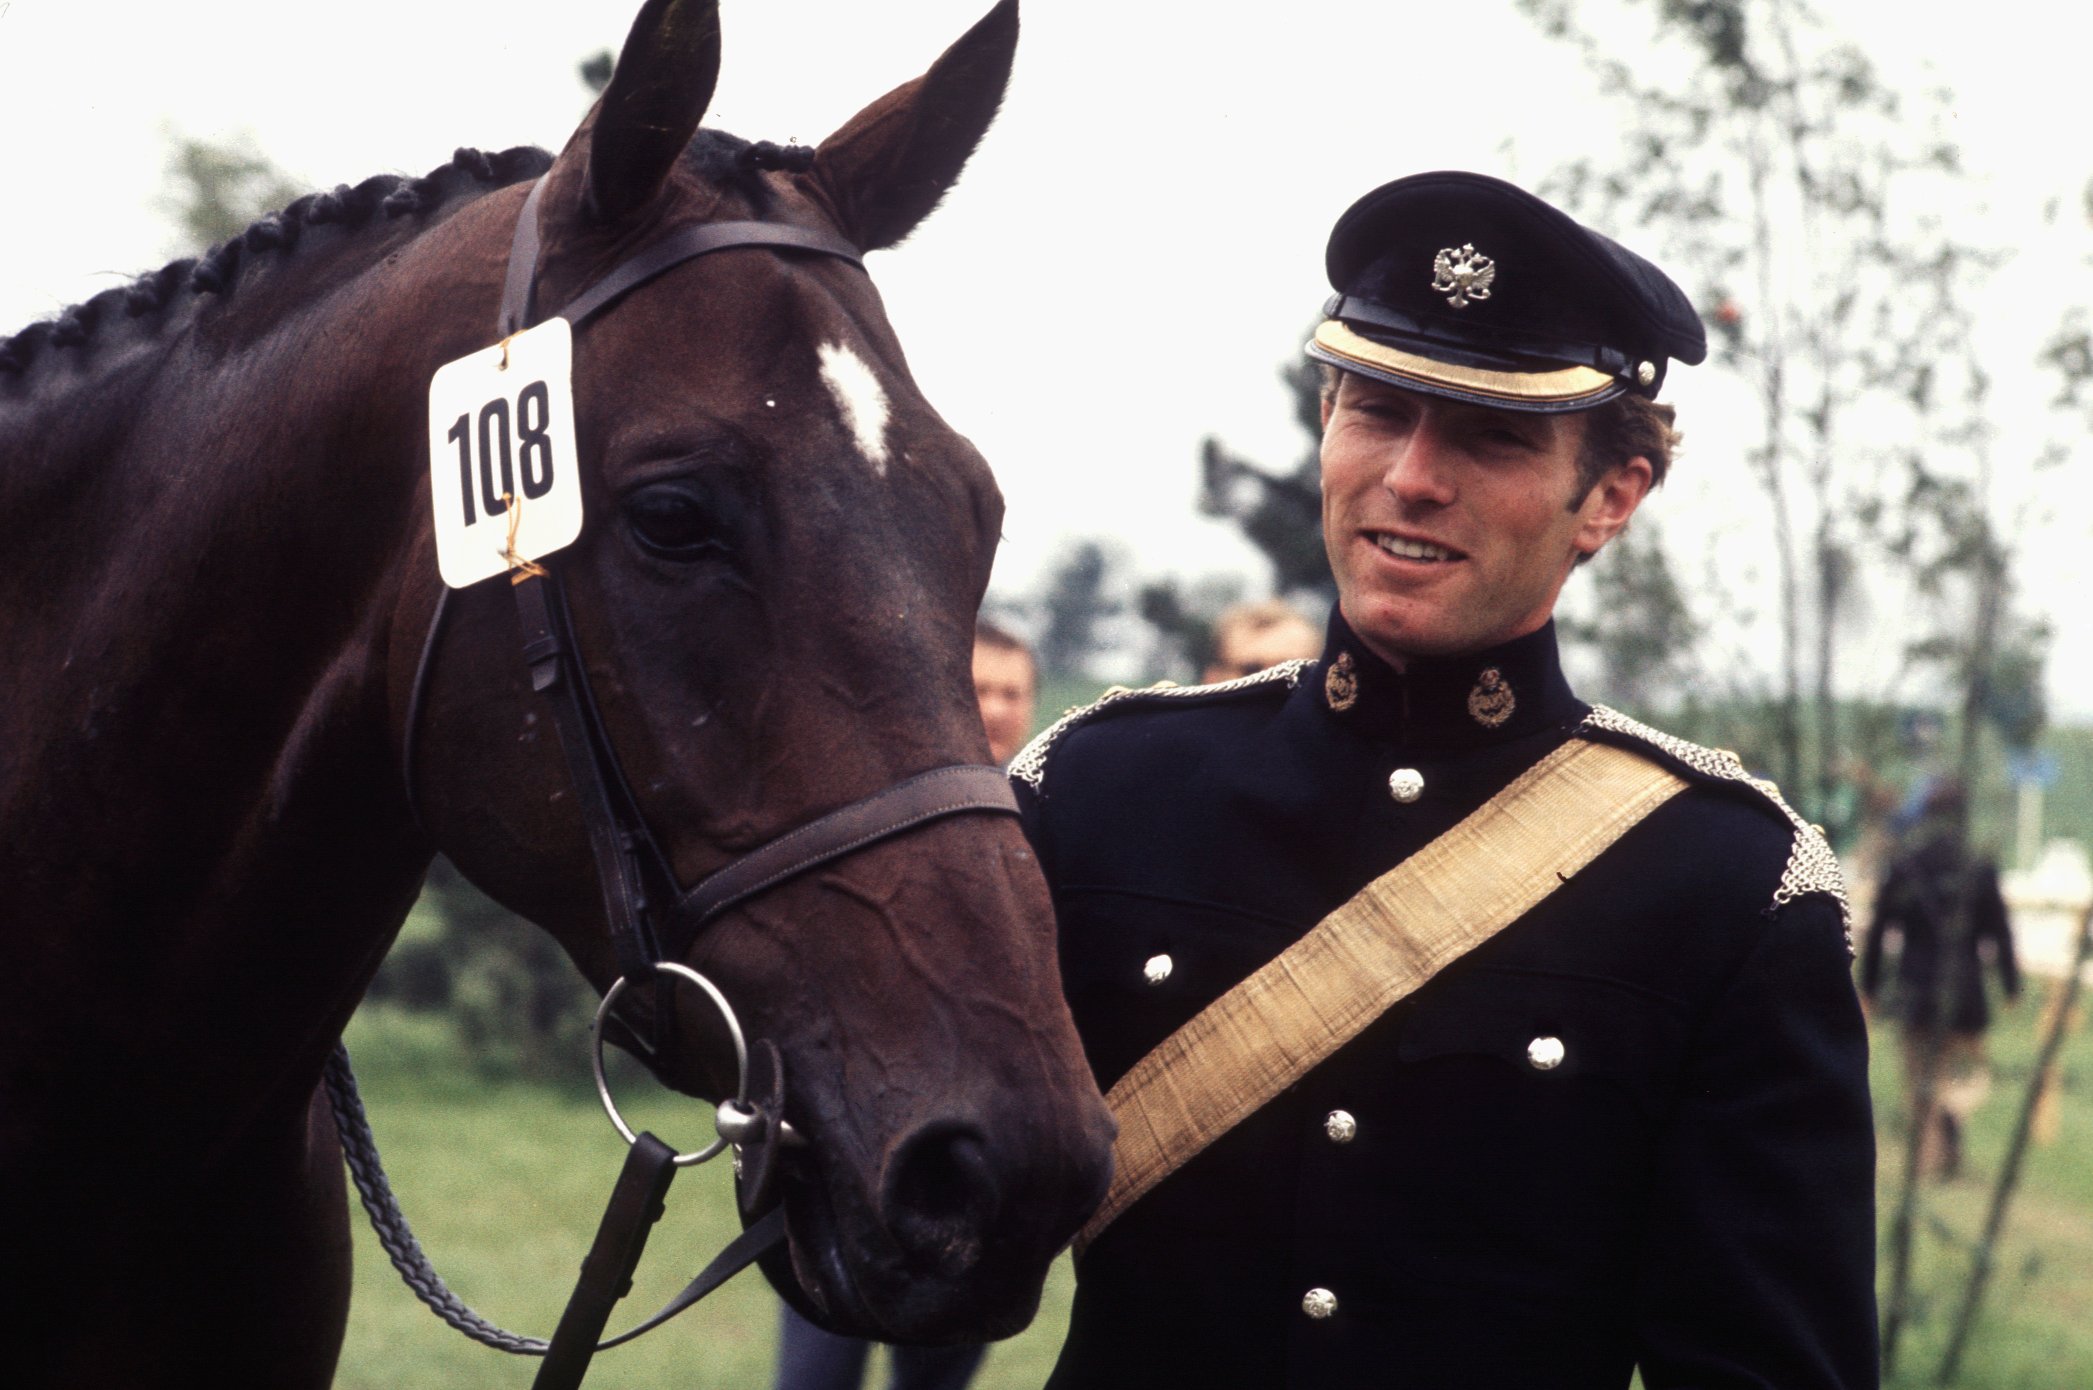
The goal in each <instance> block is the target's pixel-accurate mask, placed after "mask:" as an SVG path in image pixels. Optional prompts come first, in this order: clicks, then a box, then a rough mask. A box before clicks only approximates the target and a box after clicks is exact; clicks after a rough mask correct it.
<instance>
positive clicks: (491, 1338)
mask: <svg viewBox="0 0 2093 1390" xmlns="http://www.w3.org/2000/svg"><path fill="white" fill-rule="evenodd" d="M325 1080H326V1083H327V1099H328V1102H329V1103H330V1104H331V1105H332V1106H333V1107H334V1127H335V1130H336V1131H337V1132H338V1133H339V1134H340V1135H341V1144H342V1157H343V1158H344V1159H346V1160H347V1161H348V1165H349V1176H350V1177H351V1178H353V1179H354V1180H355V1182H356V1195H357V1196H358V1197H360V1198H362V1199H363V1209H364V1211H365V1212H366V1213H368V1214H369V1216H370V1218H371V1229H372V1230H373V1231H375V1232H377V1235H378V1244H379V1245H381V1246H383V1247H384V1248H385V1254H386V1258H388V1259H390V1260H391V1261H392V1267H393V1268H394V1269H396V1270H398V1271H399V1272H400V1278H401V1279H402V1280H404V1281H405V1282H406V1284H407V1287H408V1288H410V1289H412V1290H413V1291H414V1296H415V1297H416V1298H418V1299H420V1300H421V1301H422V1302H423V1303H426V1304H427V1305H428V1306H429V1311H431V1312H433V1313H434V1314H436V1316H437V1317H439V1318H442V1319H443V1320H444V1321H445V1322H446V1323H448V1324H450V1325H451V1326H452V1327H454V1328H456V1329H457V1330H458V1331H460V1332H463V1333H464V1334H465V1335H466V1336H468V1337H470V1338H472V1339H473V1340H474V1341H475V1342H478V1343H480V1344H481V1345H482V1346H489V1347H493V1348H494V1349H495V1350H496V1351H506V1352H509V1353H511V1354H513V1355H516V1356H543V1355H544V1354H545V1349H546V1347H547V1346H549V1345H550V1343H548V1342H546V1341H545V1340H544V1339H543V1338H540V1337H526V1336H523V1335H522V1334H521V1333H517V1332H510V1331H508V1330H507V1329H506V1328H501V1327H497V1326H495V1325H494V1324H493V1323H491V1322H489V1321H487V1320H486V1319H485V1318H483V1317H481V1316H480V1315H479V1314H478V1313H475V1312H474V1311H473V1310H472V1309H471V1308H470V1307H468V1306H467V1305H466V1303H465V1301H464V1300H463V1299H461V1298H459V1297H458V1295H456V1294H454V1293H452V1292H451V1290H450V1286H449V1285H448V1284H446V1283H444V1282H443V1276H442V1275H440V1274H438V1273H437V1272H436V1270H435V1267H434V1266H432V1265H431V1264H430V1263H429V1257H428V1256H427V1255H426V1254H424V1253H423V1252H422V1247H421V1242H420V1241H418V1240H416V1239H415V1238H414V1228H413V1227H411V1226H409V1225H408V1224H407V1213H405V1212H403V1211H401V1210H400V1201H399V1198H397V1197H395V1196H393V1192H392V1184H391V1183H389V1182H387V1181H386V1180H385V1165H384V1164H383V1163H380V1162H379V1161H378V1141H377V1140H376V1139H375V1138H373V1137H372V1135H371V1122H370V1118H369V1117H368V1116H367V1115H365V1114H364V1111H363V1097H362V1096H361V1095H359V1094H358V1093H357V1090H356V1073H355V1072H354V1071H352V1070H350V1068H349V1049H348V1048H347V1047H346V1046H345V1045H343V1044H341V1043H336V1044H335V1045H334V1052H333V1053H332V1055H330V1056H329V1057H328V1058H327V1071H326V1076H325Z"/></svg>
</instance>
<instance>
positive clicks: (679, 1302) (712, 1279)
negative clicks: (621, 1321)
mask: <svg viewBox="0 0 2093 1390" xmlns="http://www.w3.org/2000/svg"><path fill="white" fill-rule="evenodd" d="M784 1240H785V1209H784V1208H783V1207H772V1208H771V1209H770V1210H769V1211H768V1212H767V1213H765V1214H764V1215H763V1217H762V1218H761V1219H759V1220H757V1221H756V1222H755V1223H754V1224H753V1225H751V1226H750V1227H749V1228H748V1229H747V1230H745V1231H743V1232H742V1233H741V1234H740V1235H738V1236H736V1237H734V1239H732V1240H730V1241H728V1242H727V1247H726V1249H724V1250H722V1251H720V1252H719V1253H718V1254H717V1255H714V1256H713V1257H712V1263H711V1264H708V1265H706V1266H705V1267H704V1268H703V1269H701V1270H699V1271H698V1273H697V1277H696V1278H694V1279H692V1280H691V1281H690V1282H689V1283H688V1284H685V1285H684V1286H683V1289H682V1292H680V1293H678V1294H677V1295H676V1296H675V1297H674V1298H672V1299H670V1300H669V1301H668V1302H667V1303H664V1304H662V1305H661V1311H660V1312H658V1313H656V1314H655V1315H654V1316H653V1317H651V1318H648V1319H647V1320H646V1321H645V1322H643V1323H641V1324H640V1325H639V1326H637V1327H634V1328H629V1329H627V1330H626V1331H624V1332H620V1333H619V1334H618V1335H617V1336H615V1337H613V1338H611V1339H610V1340H609V1341H607V1342H603V1343H601V1344H600V1345H598V1346H597V1348H596V1350H598V1351H605V1350H608V1349H609V1348H611V1347H615V1346H623V1345H624V1344H625V1343H627V1342H629V1341H631V1340H632V1339H633V1338H634V1337H637V1336H639V1335H640V1333H642V1332H652V1331H653V1330H654V1329H655V1328H657V1327H659V1326H661V1325H662V1324H663V1323H665V1322H667V1321H668V1320H669V1319H670V1318H673V1317H675V1316H676V1314H678V1313H680V1312H682V1311H683V1310H684V1309H685V1308H688V1307H690V1305H691V1304H693V1303H696V1302H697V1301H698V1300H699V1299H701V1298H703V1297H704V1296H705V1295H706V1294H709V1293H711V1292H712V1291H713V1290H714V1289H716V1288H718V1287H719V1286H720V1285H722V1284H724V1283H726V1282H727V1281H728V1280H729V1279H731V1278H733V1277H734V1276H735V1275H737V1274H739V1273H741V1271H742V1270H744V1269H747V1268H748V1267H749V1266H750V1265H752V1264H754V1263H755V1262H756V1261H757V1260H758V1259H760V1258H762V1257H763V1256H764V1255H765V1254H767V1253H769V1251H770V1250H771V1249H772V1248H773V1247H774V1246H777V1245H781V1244H783V1243H784Z"/></svg>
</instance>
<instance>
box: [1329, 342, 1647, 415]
mask: <svg viewBox="0 0 2093 1390" xmlns="http://www.w3.org/2000/svg"><path fill="white" fill-rule="evenodd" d="M1308 355H1309V356H1310V357H1313V358H1315V359H1316V360H1317V361H1319V362H1328V363H1329V364H1330V365H1331V366H1333V367H1342V368H1343V369H1345V370H1346V371H1352V372H1358V373H1360V374H1362V375H1364V376H1370V377H1372V378H1374V379H1375V380H1376V381H1385V382H1387V383H1388V384H1389V385H1391V386H1405V387H1409V388H1410V389H1412V390H1416V391H1424V392H1427V393H1429V394H1431V395H1435V396H1446V397H1450V398H1451V399H1453V400H1457V401H1467V402H1470V403H1472V404H1476V405H1494V406H1500V407H1502V408H1504V409H1506V410H1528V411H1535V412H1541V413H1554V412H1558V411H1570V410H1589V409H1590V408H1591V407H1593V406H1595V405H1604V404H1605V403H1606V402H1608V401H1610V400H1612V399H1613V398H1614V397H1616V396H1618V395H1620V394H1621V393H1623V392H1624V391H1626V390H1627V389H1628V388H1627V386H1626V385H1625V384H1624V383H1622V382H1620V381H1618V380H1616V379H1615V378H1613V377H1610V376H1608V375H1606V373H1604V372H1602V371H1599V370H1597V369H1596V368H1592V367H1574V366H1573V367H1556V368H1551V369H1549V370H1548V371H1544V372H1501V371H1491V370H1489V369H1488V368H1485V367H1468V366H1463V365H1461V364H1460V363H1457V362H1441V361H1439V360H1438V359H1437V358H1432V357H1420V356H1418V355H1417V354H1415V353H1411V352H1404V351H1403V350H1402V349H1400V348H1392V347H1389V346H1388V345H1387V344H1386V343H1377V342H1375V341H1374V340H1373V339H1371V338H1365V337H1361V336H1360V335H1359V334H1357V333H1354V332H1353V331H1352V330H1351V329H1350V328H1347V327H1346V326H1345V325H1344V324H1342V323H1340V322H1338V321H1337V320H1336V319H1326V320H1325V321H1324V322H1323V323H1322V324H1321V325H1320V326H1318V327H1317V328H1316V330H1315V338H1314V340H1313V341H1312V342H1310V343H1309V344H1308Z"/></svg>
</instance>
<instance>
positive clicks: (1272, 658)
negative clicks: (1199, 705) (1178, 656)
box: [1200, 613, 1323, 685]
mask: <svg viewBox="0 0 2093 1390" xmlns="http://www.w3.org/2000/svg"><path fill="white" fill-rule="evenodd" d="M1322 649H1323V635H1322V634H1321V633H1320V632H1317V631H1316V630H1315V627H1314V625H1313V624H1311V623H1310V622H1309V621H1308V620H1307V619H1306V618H1303V617H1301V616H1299V615H1298V614H1293V613H1289V614H1286V615H1285V616H1284V617H1280V618H1276V619H1274V620H1273V621H1270V622H1266V623H1264V624H1263V625H1261V626H1260V625H1257V624H1253V623H1236V624H1229V623H1228V622H1227V619H1226V618H1225V617H1224V618H1223V620H1222V626H1221V628H1220V631H1219V633H1218V635H1217V640H1216V643H1215V646H1214V659H1213V660H1212V661H1210V662H1208V663H1207V667H1206V670H1205V671H1204V672H1203V673H1202V674H1201V675H1200V680H1202V681H1204V682H1205V683H1206V684H1208V685H1212V684H1214V683H1215V682H1216V681H1232V680H1236V679H1238V678H1240V677H1243V676H1249V675H1255V674H1256V673H1257V672H1259V671H1262V670H1265V669H1266V668H1267V667H1271V666H1277V665H1278V664H1279V663H1280V662H1282V661H1294V660H1297V659H1300V658H1303V657H1311V656H1314V655H1316V654H1317V653H1319V652H1321V651H1322Z"/></svg>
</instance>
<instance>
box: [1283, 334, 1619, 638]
mask: <svg viewBox="0 0 2093 1390" xmlns="http://www.w3.org/2000/svg"><path fill="white" fill-rule="evenodd" d="M1583 439H1584V422H1583V420H1582V419H1581V418H1580V417H1578V416H1576V415H1535V414H1529V413H1525V412H1519V411H1508V410H1494V409H1490V408H1488V407H1484V406H1472V405H1463V404H1461V403H1459V402H1456V401H1448V400H1442V399H1440V398H1439V397H1436V396H1426V395H1420V394H1418V393H1416V392H1413V391H1404V390H1401V389H1399V388H1397V387H1394V386H1386V385H1383V384H1381V383H1380V382H1377V381H1373V380H1371V379H1369V378H1367V377H1362V376H1359V375H1357V374H1355V373H1352V372H1346V373H1345V374H1344V375H1343V376H1342V378H1341V379H1340V382H1339V386H1338V391H1337V395H1336V398H1335V399H1334V400H1333V401H1330V402H1328V403H1326V404H1325V405H1324V407H1323V450H1322V459H1323V544H1324V545H1325V546H1326V547H1327V548H1328V550H1329V554H1330V569H1331V571H1332V573H1334V574H1335V575H1336V577H1337V594H1338V607H1339V609H1340V611H1342V612H1343V614H1344V616H1345V621H1347V622H1348V623H1350V624H1351V625H1352V630H1353V631H1354V632H1357V633H1358V634H1359V636H1360V638H1361V639H1362V640H1363V641H1364V642H1365V643H1366V644H1367V646H1368V647H1370V648H1372V649H1373V651H1374V652H1375V653H1376V654H1377V655H1379V656H1381V657H1382V658H1383V659H1385V660H1387V661H1389V662H1391V663H1392V664H1394V665H1396V666H1401V665H1402V664H1403V662H1404V660H1405V659H1406V658H1408V657H1412V656H1453V655H1458V654H1460V653H1463V652H1472V651H1479V650H1481V649H1483V648H1485V647H1491V646H1495V645H1496V644H1498V643H1500V642H1507V641H1510V640H1511V639H1512V638H1514V637H1520V636H1523V635H1525V634H1526V633H1529V632H1532V631H1534V630H1535V629H1537V628H1539V627H1540V626H1541V625H1542V624H1544V623H1546V622H1547V621H1548V618H1549V615H1550V614H1551V613H1553V612H1554V609H1555V599H1556V595H1557V594H1559V593H1560V592H1561V591H1562V585H1563V581H1564V580H1565V579H1566V578H1568V577H1569V573H1570V567H1571V565H1572V564H1573V563H1574V562H1575V561H1576V559H1577V557H1578V556H1579V555H1582V554H1596V553H1597V552H1598V550H1599V548H1600V547H1601V546H1603V545H1605V544H1606V542H1607V541H1608V540H1610V539H1612V538H1613V536H1614V535H1615V534H1616V533H1618V532H1619V531H1620V529H1621V527H1622V526H1624V525H1626V524H1627V521H1628V517H1629V516H1630V515H1631V514H1632V513H1633V512H1634V511H1635V507H1636V505H1637V504H1638V503H1639V502H1641V500H1642V496H1643V494H1644V493H1645V492H1646V491H1647V490H1648V489H1649V484H1650V466H1649V463H1648V462H1647V461H1646V460H1643V459H1634V460H1631V461H1630V462H1629V463H1627V464H1624V465H1622V466H1621V467H1619V468H1616V469H1615V470H1614V471H1613V472H1612V473H1611V474H1608V475H1607V476H1606V477H1604V478H1602V479H1601V480H1600V481H1599V483H1598V485H1597V486H1595V487H1593V488H1592V490H1591V491H1590V492H1589V493H1588V494H1587V495H1586V496H1585V497H1584V499H1583V500H1582V501H1581V502H1580V503H1579V504H1578V505H1577V507H1576V508H1575V509H1574V510H1573V509H1570V507H1569V503H1570V501H1571V497H1572V494H1573V493H1574V492H1575V491H1576V487H1577V451H1578V446H1579V445H1580V444H1581V443H1582V442H1583Z"/></svg>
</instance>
